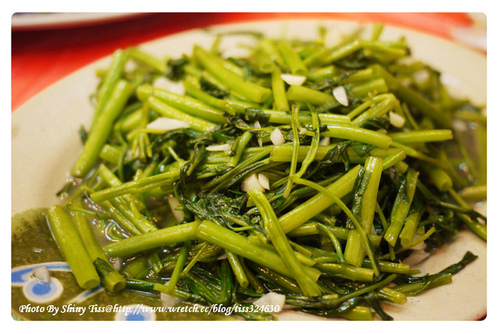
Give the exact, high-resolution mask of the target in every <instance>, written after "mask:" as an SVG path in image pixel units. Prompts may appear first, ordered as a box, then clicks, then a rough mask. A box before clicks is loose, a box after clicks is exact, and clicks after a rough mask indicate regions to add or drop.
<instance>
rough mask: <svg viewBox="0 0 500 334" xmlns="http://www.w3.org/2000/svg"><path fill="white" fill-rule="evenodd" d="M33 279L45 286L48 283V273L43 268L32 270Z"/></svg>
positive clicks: (45, 268)
mask: <svg viewBox="0 0 500 334" xmlns="http://www.w3.org/2000/svg"><path fill="white" fill-rule="evenodd" d="M33 277H34V278H36V279H37V280H39V281H41V282H43V283H45V284H48V283H50V271H49V269H47V267H45V266H40V267H36V268H34V269H33Z"/></svg>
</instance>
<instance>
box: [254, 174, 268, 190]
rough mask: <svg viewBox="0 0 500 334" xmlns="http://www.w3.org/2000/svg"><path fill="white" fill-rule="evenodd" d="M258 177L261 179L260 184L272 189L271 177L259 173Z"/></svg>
mask: <svg viewBox="0 0 500 334" xmlns="http://www.w3.org/2000/svg"><path fill="white" fill-rule="evenodd" d="M257 178H258V179H259V183H260V185H261V186H262V187H263V188H264V189H266V190H269V189H271V187H270V186H269V178H268V177H267V176H266V175H264V174H259V175H257Z"/></svg>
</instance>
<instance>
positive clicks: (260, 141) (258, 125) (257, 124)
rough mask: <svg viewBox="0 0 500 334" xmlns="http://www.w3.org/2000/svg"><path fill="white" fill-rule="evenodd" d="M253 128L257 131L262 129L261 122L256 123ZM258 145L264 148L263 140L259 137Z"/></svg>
mask: <svg viewBox="0 0 500 334" xmlns="http://www.w3.org/2000/svg"><path fill="white" fill-rule="evenodd" d="M253 126H255V128H256V129H261V128H262V127H261V126H260V122H259V121H255V123H254V124H253ZM257 143H258V144H259V146H260V147H262V138H260V137H257Z"/></svg>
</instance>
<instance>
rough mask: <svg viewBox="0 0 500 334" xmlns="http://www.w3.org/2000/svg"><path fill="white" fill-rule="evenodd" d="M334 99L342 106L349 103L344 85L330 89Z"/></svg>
mask: <svg viewBox="0 0 500 334" xmlns="http://www.w3.org/2000/svg"><path fill="white" fill-rule="evenodd" d="M332 93H333V96H334V97H335V99H336V100H337V101H338V102H339V103H340V104H341V105H343V106H346V107H347V106H348V105H349V100H348V99H347V93H346V91H345V88H344V86H338V87H335V88H334V89H333V91H332Z"/></svg>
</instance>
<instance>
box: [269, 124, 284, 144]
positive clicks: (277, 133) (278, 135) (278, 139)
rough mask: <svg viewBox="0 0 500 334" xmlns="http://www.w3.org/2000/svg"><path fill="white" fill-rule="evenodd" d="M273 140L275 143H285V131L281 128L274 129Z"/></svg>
mask: <svg viewBox="0 0 500 334" xmlns="http://www.w3.org/2000/svg"><path fill="white" fill-rule="evenodd" d="M271 142H272V143H273V144H274V145H282V144H284V143H285V136H283V133H282V132H281V130H280V129H279V128H276V129H274V131H273V132H272V133H271Z"/></svg>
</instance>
